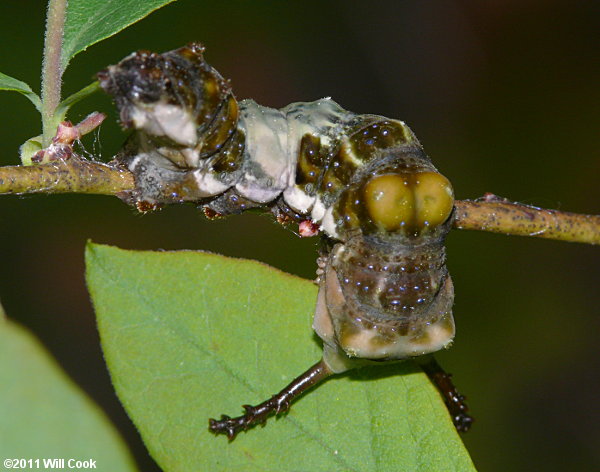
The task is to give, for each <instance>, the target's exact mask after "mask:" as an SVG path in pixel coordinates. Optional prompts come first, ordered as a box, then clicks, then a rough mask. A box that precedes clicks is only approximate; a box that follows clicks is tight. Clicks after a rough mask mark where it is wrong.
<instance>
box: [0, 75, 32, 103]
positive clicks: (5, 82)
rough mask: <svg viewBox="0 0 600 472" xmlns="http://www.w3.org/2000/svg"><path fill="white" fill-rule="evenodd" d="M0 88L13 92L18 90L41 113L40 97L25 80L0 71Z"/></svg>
mask: <svg viewBox="0 0 600 472" xmlns="http://www.w3.org/2000/svg"><path fill="white" fill-rule="evenodd" d="M0 90H12V91H14V92H19V93H21V94H23V95H25V96H26V97H27V98H28V99H29V101H30V102H31V103H33V105H34V106H35V107H36V108H37V110H38V111H39V112H40V113H41V111H42V102H41V100H40V97H38V95H37V94H36V93H35V92H34V91H33V90H31V87H30V86H29V85H27V84H26V83H25V82H22V81H20V80H17V79H14V78H12V77H9V76H8V75H6V74H3V73H2V72H0Z"/></svg>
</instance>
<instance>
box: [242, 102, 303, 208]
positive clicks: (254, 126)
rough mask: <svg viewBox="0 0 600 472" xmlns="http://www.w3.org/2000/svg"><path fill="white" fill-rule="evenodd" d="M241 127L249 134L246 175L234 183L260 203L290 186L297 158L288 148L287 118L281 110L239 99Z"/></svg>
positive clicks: (248, 196) (244, 167)
mask: <svg viewBox="0 0 600 472" xmlns="http://www.w3.org/2000/svg"><path fill="white" fill-rule="evenodd" d="M239 127H240V128H241V129H242V130H243V131H244V133H245V135H246V149H245V151H244V163H243V169H244V175H243V176H242V178H241V180H240V182H238V183H237V184H236V186H235V188H236V190H237V191H238V192H239V193H240V194H241V195H242V196H244V197H246V198H248V199H250V200H252V201H254V202H258V203H265V202H268V201H271V200H273V199H275V198H277V197H278V196H279V195H280V194H281V192H283V190H285V188H286V187H287V186H288V179H289V175H290V172H291V170H292V167H293V165H295V160H294V161H292V160H291V159H290V155H289V154H288V152H287V133H288V127H287V121H286V119H285V115H284V114H283V113H281V112H280V111H279V110H275V109H273V108H267V107H263V106H261V105H258V104H257V103H256V102H255V101H254V100H243V101H242V102H240V120H239Z"/></svg>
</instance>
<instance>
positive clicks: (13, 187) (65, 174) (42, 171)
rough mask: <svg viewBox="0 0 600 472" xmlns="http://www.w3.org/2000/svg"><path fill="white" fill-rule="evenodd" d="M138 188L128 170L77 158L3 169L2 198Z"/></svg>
mask: <svg viewBox="0 0 600 472" xmlns="http://www.w3.org/2000/svg"><path fill="white" fill-rule="evenodd" d="M134 188H135V184H134V180H133V174H132V173H131V172H129V171H128V170H125V169H119V168H117V167H114V166H110V165H106V164H102V163H99V162H92V161H88V160H87V159H83V158H81V157H79V156H77V155H74V156H73V157H71V158H70V159H68V160H57V161H54V162H51V163H49V164H41V165H33V166H6V167H0V195H3V194H4V195H9V194H17V195H22V194H27V193H91V194H97V195H118V194H119V193H120V192H124V191H127V190H133V189H134Z"/></svg>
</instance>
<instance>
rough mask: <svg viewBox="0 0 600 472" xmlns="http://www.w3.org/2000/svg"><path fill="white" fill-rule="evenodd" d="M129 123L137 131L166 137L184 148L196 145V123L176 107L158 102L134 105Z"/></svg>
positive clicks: (186, 113)
mask: <svg viewBox="0 0 600 472" xmlns="http://www.w3.org/2000/svg"><path fill="white" fill-rule="evenodd" d="M131 121H132V122H133V125H134V126H135V128H137V129H141V130H144V131H145V132H146V133H148V134H151V135H154V136H166V137H168V138H170V139H172V140H173V141H175V142H176V143H179V144H182V145H184V146H193V145H194V144H196V140H197V136H196V122H195V121H194V119H193V117H192V115H191V114H190V113H189V112H188V111H186V110H184V109H183V108H181V107H180V106H177V105H171V104H169V103H164V102H158V103H155V104H152V105H150V106H144V104H140V103H136V104H135V106H133V108H132V111H131Z"/></svg>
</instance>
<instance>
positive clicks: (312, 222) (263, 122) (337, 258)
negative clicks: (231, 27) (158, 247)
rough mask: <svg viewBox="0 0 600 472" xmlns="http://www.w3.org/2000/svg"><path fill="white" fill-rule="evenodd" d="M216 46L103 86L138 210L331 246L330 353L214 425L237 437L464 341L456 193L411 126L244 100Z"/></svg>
mask: <svg viewBox="0 0 600 472" xmlns="http://www.w3.org/2000/svg"><path fill="white" fill-rule="evenodd" d="M203 52H204V49H203V47H202V46H200V45H198V44H190V45H188V46H186V47H183V48H180V49H177V50H174V51H169V52H166V53H163V54H156V53H151V52H147V51H139V52H136V53H134V54H131V55H130V56H128V57H126V58H125V59H123V60H122V61H121V62H120V63H118V64H117V65H114V66H110V67H108V68H107V69H106V70H104V71H102V72H100V73H99V74H98V78H99V80H100V85H101V86H102V88H103V89H104V90H105V91H106V92H108V93H109V94H110V95H112V97H113V99H114V101H115V103H116V105H117V107H118V109H119V112H120V120H121V123H122V125H123V126H124V127H125V128H130V129H132V130H133V133H132V134H131V136H130V137H129V139H128V140H127V141H126V143H125V145H124V146H123V149H122V151H121V152H120V153H119V154H118V155H117V161H118V162H119V164H121V165H123V166H126V167H127V168H128V169H129V170H130V171H131V172H132V173H133V175H134V177H135V181H136V189H135V190H134V191H132V192H130V193H128V194H127V195H124V196H123V198H124V199H126V200H127V201H128V202H129V203H132V204H135V205H137V206H138V208H140V209H149V208H154V207H156V206H161V205H164V204H170V203H179V202H192V203H195V204H196V205H198V206H199V207H201V208H202V209H203V210H204V212H205V214H206V215H207V216H210V217H213V216H225V215H230V214H236V213H241V212H243V211H244V210H247V209H251V208H262V209H265V210H266V211H269V212H271V213H272V214H273V215H274V216H275V217H276V218H277V220H278V221H280V222H282V223H289V222H296V223H298V224H300V225H301V228H302V225H305V227H306V225H308V227H309V228H312V230H306V231H307V232H306V233H305V234H306V235H314V234H316V233H317V232H320V233H321V236H322V238H323V240H324V244H323V245H322V247H323V249H322V253H321V254H320V257H319V262H320V263H319V266H320V269H319V270H320V274H321V275H320V276H319V281H318V283H319V294H318V299H317V304H316V310H315V317H314V323H313V328H314V329H315V331H316V333H317V334H318V336H319V337H320V338H321V339H322V340H323V358H322V360H321V361H319V362H317V363H316V364H315V365H314V366H312V367H311V368H310V369H308V370H307V371H306V372H305V373H304V374H302V375H301V376H299V377H298V378H297V379H295V380H294V381H293V382H292V383H291V384H290V385H288V386H287V387H286V388H284V389H283V390H282V391H281V392H280V393H278V394H277V395H275V396H273V397H272V398H270V399H269V400H267V401H266V402H263V403H262V404H260V405H258V406H256V407H251V406H248V405H246V406H245V409H246V413H245V414H244V415H242V416H239V417H237V418H230V417H228V416H226V415H223V416H222V417H221V419H220V420H210V429H211V430H212V431H213V432H215V433H224V434H227V436H228V437H229V438H230V439H233V438H234V437H235V436H236V434H237V433H238V432H239V431H241V430H245V429H248V428H249V427H251V426H252V425H254V424H256V423H261V422H264V421H265V420H266V418H267V416H269V415H270V414H273V413H275V414H276V413H280V412H282V411H286V410H287V409H288V408H289V405H290V403H291V401H293V400H294V399H295V398H296V397H298V396H299V395H300V394H302V393H303V392H304V391H305V390H307V389H308V388H310V387H312V386H313V385H315V384H317V383H319V382H320V381H322V380H323V379H325V378H326V377H328V376H330V375H332V374H335V373H340V372H344V371H346V370H348V369H351V368H355V367H358V366H361V365H364V364H367V363H373V362H384V361H399V360H404V359H409V358H418V356H425V355H427V354H429V353H432V352H435V351H438V350H440V349H443V348H446V347H448V346H449V345H450V343H451V342H452V339H453V337H454V320H453V317H452V304H453V298H454V291H453V286H452V280H451V278H450V275H449V274H448V270H447V268H446V256H445V248H444V239H445V237H446V234H447V233H448V231H449V230H450V226H451V223H452V213H453V202H454V198H453V191H452V186H451V184H450V182H449V181H448V180H447V179H446V178H445V177H444V176H443V175H441V174H440V173H439V172H438V171H437V169H436V168H435V167H434V166H433V164H432V162H431V160H430V159H429V158H428V157H427V155H426V154H425V153H424V151H423V148H422V147H421V144H420V143H419V141H418V140H417V138H416V137H415V135H414V134H413V132H412V131H411V130H410V129H409V128H408V126H406V125H405V124H404V123H403V122H402V121H398V120H394V119H390V118H385V117H383V116H378V115H359V114H355V113H352V112H349V111H347V110H344V109H343V108H341V107H340V106H339V105H338V104H337V103H336V102H334V101H333V100H332V99H330V98H324V99H321V100H317V101H314V102H301V103H293V104H291V105H288V106H286V107H284V108H282V109H279V110H277V109H273V108H267V107H263V106H261V105H259V104H257V103H256V102H254V101H253V100H241V101H239V102H238V101H237V100H236V99H235V97H234V95H233V93H232V91H231V87H230V84H229V82H228V81H226V80H225V79H223V78H222V77H221V75H220V74H219V73H218V72H217V71H216V70H215V69H213V68H212V67H211V66H210V65H208V64H207V63H206V62H205V60H204V56H203ZM301 234H302V231H301ZM424 359H425V360H423V361H422V364H423V366H424V370H425V371H426V372H427V373H428V375H429V377H430V378H431V379H432V380H433V381H434V383H436V385H437V386H438V388H439V389H440V391H441V393H442V395H443V396H444V398H445V400H446V404H447V406H448V408H449V410H450V413H451V414H452V416H453V419H454V423H455V425H456V426H457V428H458V429H459V430H467V429H468V427H469V426H470V424H471V421H472V419H471V417H470V416H469V415H468V414H467V413H466V410H467V408H466V405H465V404H464V402H463V397H462V396H461V395H460V394H458V393H457V392H456V390H455V389H454V386H453V385H452V383H451V382H450V381H449V376H448V375H447V374H445V373H444V372H443V371H442V370H441V368H440V367H439V366H438V365H437V364H436V363H435V360H433V358H432V357H431V356H425V357H424ZM444 376H445V377H444ZM440 379H442V380H440Z"/></svg>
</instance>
